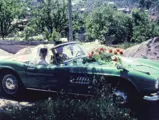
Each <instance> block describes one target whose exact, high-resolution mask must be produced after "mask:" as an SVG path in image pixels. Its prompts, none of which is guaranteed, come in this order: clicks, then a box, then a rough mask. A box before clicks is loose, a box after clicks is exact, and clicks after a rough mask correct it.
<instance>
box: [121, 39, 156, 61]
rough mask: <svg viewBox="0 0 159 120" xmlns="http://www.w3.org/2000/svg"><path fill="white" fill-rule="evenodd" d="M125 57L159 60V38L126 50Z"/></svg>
mask: <svg viewBox="0 0 159 120" xmlns="http://www.w3.org/2000/svg"><path fill="white" fill-rule="evenodd" d="M124 56H125V57H134V58H142V57H144V58H148V59H151V60H159V37H156V38H153V39H150V40H148V41H146V42H143V43H141V44H139V45H136V46H133V47H130V48H128V49H126V50H125V51H124Z"/></svg>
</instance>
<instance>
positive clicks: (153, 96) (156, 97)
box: [143, 93, 159, 101]
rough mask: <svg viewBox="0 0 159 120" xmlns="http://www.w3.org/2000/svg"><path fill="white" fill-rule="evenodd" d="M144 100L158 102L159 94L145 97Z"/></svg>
mask: <svg viewBox="0 0 159 120" xmlns="http://www.w3.org/2000/svg"><path fill="white" fill-rule="evenodd" d="M143 99H144V100H146V101H158V100H159V94H158V93H152V94H151V95H150V96H144V97H143Z"/></svg>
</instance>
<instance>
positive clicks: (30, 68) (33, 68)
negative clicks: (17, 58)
mask: <svg viewBox="0 0 159 120" xmlns="http://www.w3.org/2000/svg"><path fill="white" fill-rule="evenodd" d="M27 70H35V67H33V66H29V67H27Z"/></svg>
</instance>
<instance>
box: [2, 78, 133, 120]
mask: <svg viewBox="0 0 159 120" xmlns="http://www.w3.org/2000/svg"><path fill="white" fill-rule="evenodd" d="M101 79H102V78H101ZM110 88H111V87H110V85H108V84H107V85H105V86H103V89H102V90H99V89H97V91H98V90H99V91H98V93H97V97H94V98H90V99H81V98H80V99H79V96H74V98H70V97H68V95H67V94H63V93H61V94H60V97H58V98H57V99H51V98H48V99H47V100H41V101H37V102H36V103H35V105H34V106H32V107H23V108H21V107H15V106H10V107H9V108H6V109H4V110H3V111H2V112H1V114H0V119H1V120H6V119H7V120H72V119H73V120H105V119H107V120H132V119H134V118H132V117H130V115H129V112H130V110H129V109H121V108H116V107H115V106H114V105H113V99H112V98H113V97H112V93H111V89H110ZM103 93H104V94H103ZM99 96H100V97H99Z"/></svg>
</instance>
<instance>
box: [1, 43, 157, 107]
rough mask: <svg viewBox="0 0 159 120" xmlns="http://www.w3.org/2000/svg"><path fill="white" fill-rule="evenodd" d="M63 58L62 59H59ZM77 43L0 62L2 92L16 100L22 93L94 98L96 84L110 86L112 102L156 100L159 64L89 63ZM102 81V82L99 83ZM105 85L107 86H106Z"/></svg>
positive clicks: (134, 61) (128, 61)
mask: <svg viewBox="0 0 159 120" xmlns="http://www.w3.org/2000/svg"><path fill="white" fill-rule="evenodd" d="M61 54H62V55H61ZM87 59H88V54H87V53H86V52H85V51H84V50H83V49H82V47H81V46H80V44H78V43H76V42H67V43H62V44H59V45H56V46H53V45H52V46H51V47H47V46H45V45H44V46H43V45H42V46H37V47H35V48H32V49H31V50H30V52H28V54H27V55H15V56H13V57H11V58H8V59H1V60H0V80H1V82H0V83H1V84H0V85H1V89H2V90H1V92H2V93H3V94H5V95H7V96H18V95H20V93H22V92H23V90H25V89H30V90H39V91H40V90H41V91H53V92H60V91H61V90H64V91H65V92H67V93H69V94H79V95H94V94H95V87H96V85H97V84H98V83H102V84H107V83H109V82H110V83H112V84H113V86H115V89H114V91H113V94H114V102H116V103H118V104H123V103H129V102H130V101H132V100H136V98H138V97H139V96H140V97H142V98H143V99H146V100H151V101H156V100H159V97H158V90H159V63H158V62H154V61H151V60H148V59H144V58H143V59H141V58H138V59H137V58H136V59H133V58H124V57H120V61H122V64H121V62H114V61H109V62H108V63H107V64H106V63H103V62H100V61H96V62H94V61H92V62H91V61H89V60H87ZM101 79H102V80H101ZM106 81H108V82H106Z"/></svg>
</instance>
